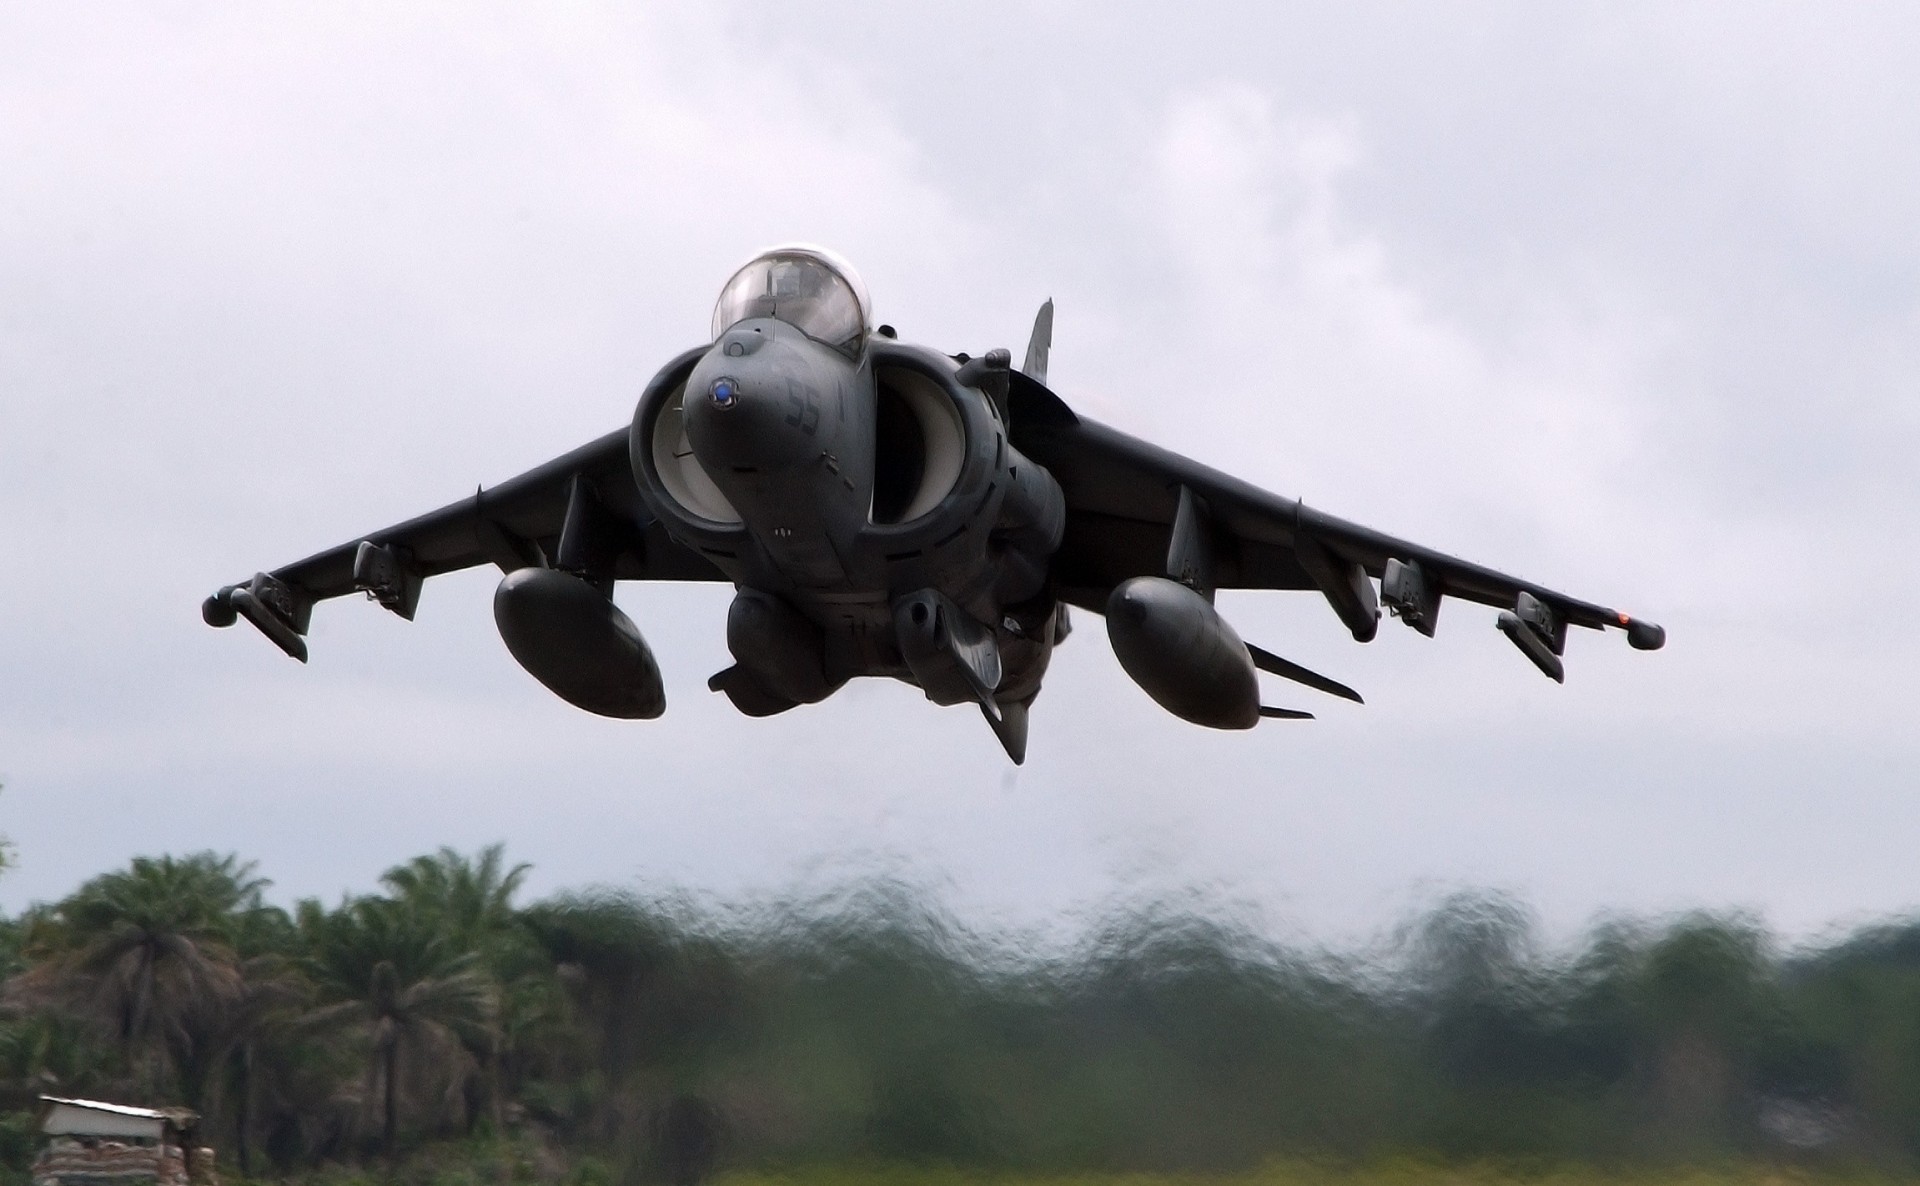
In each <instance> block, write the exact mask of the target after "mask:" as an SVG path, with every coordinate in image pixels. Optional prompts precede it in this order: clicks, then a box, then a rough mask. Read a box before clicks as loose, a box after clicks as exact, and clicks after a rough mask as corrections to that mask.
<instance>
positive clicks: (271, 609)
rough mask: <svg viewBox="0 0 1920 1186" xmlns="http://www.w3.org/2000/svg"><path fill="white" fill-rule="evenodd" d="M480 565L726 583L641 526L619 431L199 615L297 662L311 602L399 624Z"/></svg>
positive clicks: (226, 593) (233, 592) (643, 515)
mask: <svg viewBox="0 0 1920 1186" xmlns="http://www.w3.org/2000/svg"><path fill="white" fill-rule="evenodd" d="M488 563H491V564H495V565H498V566H499V568H500V569H501V571H503V572H511V571H513V570H514V569H516V568H524V567H527V566H529V565H533V566H551V567H560V568H565V569H568V570H570V571H574V572H579V573H581V574H583V575H585V576H586V577H588V578H589V579H591V580H596V581H611V580H683V581H720V580H725V579H726V577H725V576H724V575H723V574H722V573H721V572H720V570H719V569H717V568H715V567H714V566H713V564H712V563H711V562H709V561H708V560H706V559H705V558H704V557H702V556H700V555H699V554H698V553H696V552H693V551H690V550H688V549H687V548H684V547H682V546H681V545H679V544H677V543H675V542H673V541H672V540H671V539H669V538H668V537H667V534H666V532H665V531H664V530H662V529H661V528H660V526H659V524H658V523H655V522H653V521H652V518H651V516H650V515H649V514H648V513H647V509H646V507H645V505H644V504H643V503H642V502H641V500H640V492H639V489H638V487H636V486H635V485H634V481H633V471H632V469H631V467H630V465H629V462H628V457H627V430H626V429H624V428H622V429H619V430H617V431H615V432H610V433H608V434H607V435H606V436H603V437H601V438H600V439H598V440H596V441H593V442H591V443H590V444H586V445H582V446H581V447H580V448H578V449H575V450H573V451H572V452H571V453H567V454H565V455H563V456H560V457H556V458H554V459H553V460H552V461H549V462H547V463H546V464H544V465H541V466H538V467H536V468H534V469H531V470H529V471H527V472H526V473H524V474H521V475H520V476H519V477H516V478H511V479H509V480H507V481H505V482H502V483H501V484H500V485H498V486H495V487H493V488H492V489H490V490H489V489H479V490H476V491H475V492H474V493H473V494H472V495H471V496H470V497H467V498H463V499H461V500H460V501H458V502H454V503H449V504H448V505H446V506H443V507H441V508H440V509H439V510H437V511H429V512H427V513H426V514H424V515H421V516H419V517H417V518H413V519H408V520H407V521H406V522H404V523H398V524H395V525H394V526H392V527H387V528H383V529H381V530H379V531H374V532H369V533H368V534H366V535H362V536H357V537H355V538H354V539H352V540H349V541H348V542H346V543H344V544H341V545H339V546H338V547H333V548H328V549H327V550H326V551H324V552H319V553H316V554H314V555H312V556H309V557H307V558H306V559H305V560H301V561H297V562H295V563H293V564H289V565H286V566H285V567H283V568H276V569H274V570H272V571H271V572H267V573H259V574H256V575H255V576H254V577H253V579H252V580H250V581H245V582H242V583H239V584H236V585H229V586H227V587H226V588H223V589H221V590H220V591H219V592H217V593H215V594H214V595H213V596H212V597H209V598H208V599H207V601H206V604H205V605H204V606H202V607H201V612H202V615H203V616H204V617H205V618H206V620H207V622H208V623H209V624H210V625H215V626H227V625H231V624H232V623H233V621H234V620H235V618H236V615H237V616H240V617H245V618H246V619H247V620H248V621H250V622H252V623H253V624H254V625H255V626H258V627H259V628H260V630H261V631H262V632H263V633H264V634H266V635H267V637H268V638H270V639H272V640H273V641H274V642H275V643H276V644H277V645H278V646H279V647H280V648H281V649H282V650H284V651H286V652H287V653H288V654H289V655H292V656H293V657H294V658H296V659H300V660H301V661H303V662H304V661H305V660H306V641H305V639H304V638H302V637H301V636H302V635H304V634H305V633H306V631H307V622H308V618H309V615H310V614H311V613H312V610H313V605H314V603H315V602H318V601H325V600H327V599H328V598H330V597H341V596H344V595H346V594H348V593H354V592H364V593H366V594H367V596H368V597H369V598H371V599H372V600H375V601H378V602H379V603H380V604H382V605H384V606H386V607H387V608H388V609H391V610H393V611H394V612H395V613H397V614H399V615H400V616H401V617H404V618H408V619H411V618H412V617H413V613H414V607H415V605H416V604H417V603H418V601H419V595H420V585H421V582H422V581H424V580H425V579H426V578H427V577H431V576H438V575H439V574H441V573H443V572H453V571H455V570H456V569H462V568H472V567H474V566H475V565H479V564H488Z"/></svg>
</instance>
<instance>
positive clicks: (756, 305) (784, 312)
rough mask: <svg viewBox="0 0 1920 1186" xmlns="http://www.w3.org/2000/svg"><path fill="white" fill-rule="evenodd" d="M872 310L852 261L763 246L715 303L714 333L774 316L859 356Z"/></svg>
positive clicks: (822, 251)
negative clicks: (760, 318)
mask: <svg viewBox="0 0 1920 1186" xmlns="http://www.w3.org/2000/svg"><path fill="white" fill-rule="evenodd" d="M872 313H873V310H872V308H871V307H870V305H869V303H868V301H867V286H866V285H864V284H862V283H861V282H860V276H859V274H858V273H856V272H855V271H854V270H853V268H852V266H851V265H849V264H848V263H847V261H845V260H843V259H841V258H840V257H839V256H837V255H835V254H834V253H833V252H831V251H827V250H825V249H824V248H820V247H808V246H804V245H800V244H794V245H791V246H786V247H774V248H771V249H769V250H767V251H763V252H761V253H760V254H759V255H757V256H755V257H754V258H753V259H752V260H751V261H749V262H748V263H747V265H746V266H745V267H743V268H741V269H740V270H739V271H737V272H735V273H734V274H733V279H731V280H729V281H727V286H726V287H725V288H723V289H721V290H720V301H719V303H718V304H716V305H715V306H714V307H713V336H714V337H716V338H718V337H719V336H720V335H721V334H723V333H726V332H727V330H728V329H730V328H732V327H733V326H734V325H737V324H738V323H740V322H742V321H745V320H747V319H748V318H750V317H774V318H778V319H779V320H781V321H784V322H786V323H787V324H788V325H791V326H793V327H794V328H795V329H797V330H799V331H800V332H801V333H803V334H805V335H807V336H808V337H810V338H812V339H814V340H815V341H818V342H824V343H826V344H827V345H829V346H832V347H833V348H834V349H836V350H839V351H841V352H843V353H845V354H846V355H848V356H849V357H855V356H858V355H859V353H860V350H861V348H862V347H864V346H865V345H866V341H867V326H868V324H869V322H870V321H871V319H872Z"/></svg>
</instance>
